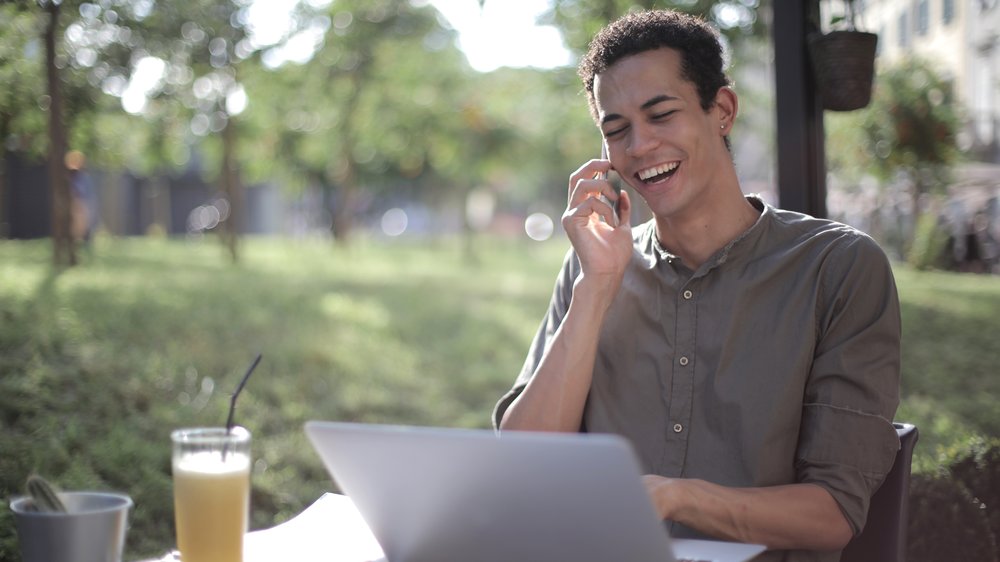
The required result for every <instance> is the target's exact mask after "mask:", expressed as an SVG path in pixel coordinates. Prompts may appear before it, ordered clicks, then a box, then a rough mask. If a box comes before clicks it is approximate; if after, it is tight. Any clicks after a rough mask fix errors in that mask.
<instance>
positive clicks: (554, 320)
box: [493, 250, 580, 429]
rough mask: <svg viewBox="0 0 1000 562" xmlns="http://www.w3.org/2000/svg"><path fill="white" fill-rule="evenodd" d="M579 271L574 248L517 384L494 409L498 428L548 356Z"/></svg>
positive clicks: (495, 422)
mask: <svg viewBox="0 0 1000 562" xmlns="http://www.w3.org/2000/svg"><path fill="white" fill-rule="evenodd" d="M579 274H580V261H579V260H578V259H577V257H576V254H575V253H574V252H573V250H570V251H569V252H567V254H566V257H565V258H564V259H563V265H562V270H561V271H560V272H559V277H558V278H557V279H556V285H555V288H554V289H553V290H552V300H550V301H549V309H548V312H546V314H545V317H544V318H543V319H542V323H541V325H540V326H539V327H538V332H537V333H536V334H535V339H534V340H532V342H531V347H530V348H529V349H528V357H526V358H525V360H524V365H523V366H522V367H521V372H520V374H519V375H518V376H517V379H516V380H515V381H514V386H513V387H512V388H511V389H510V390H508V391H507V393H506V394H504V395H503V396H502V397H500V400H499V401H498V402H497V404H496V406H495V407H494V408H493V428H494V429H499V428H500V420H502V419H503V415H504V412H506V411H507V408H509V407H510V405H511V403H513V402H514V400H516V399H517V397H518V396H520V394H521V391H523V390H524V387H525V386H527V384H528V381H529V380H531V377H532V376H534V374H535V371H536V370H537V369H538V365H539V364H540V363H541V362H542V357H544V356H545V352H546V351H547V350H548V348H549V346H550V345H551V344H552V337H553V336H554V335H555V333H556V330H558V329H559V326H560V325H561V324H562V321H563V318H565V317H566V311H567V310H569V303H570V300H571V299H572V298H573V284H574V283H575V282H576V278H577V276H579Z"/></svg>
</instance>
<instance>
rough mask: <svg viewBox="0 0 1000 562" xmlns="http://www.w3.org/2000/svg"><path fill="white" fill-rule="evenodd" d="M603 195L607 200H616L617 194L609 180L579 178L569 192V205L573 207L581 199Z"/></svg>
mask: <svg viewBox="0 0 1000 562" xmlns="http://www.w3.org/2000/svg"><path fill="white" fill-rule="evenodd" d="M602 195H603V196H604V197H605V198H607V200H608V201H612V202H614V201H616V200H618V194H617V193H616V192H615V188H614V186H613V185H611V182H609V181H608V180H603V179H593V178H588V179H580V180H578V181H577V182H576V185H574V186H573V190H572V191H570V194H569V204H568V206H569V207H575V206H577V205H579V204H580V202H581V201H583V200H584V199H587V198H591V197H597V196H602Z"/></svg>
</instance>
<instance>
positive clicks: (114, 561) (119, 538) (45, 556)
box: [10, 492, 133, 562]
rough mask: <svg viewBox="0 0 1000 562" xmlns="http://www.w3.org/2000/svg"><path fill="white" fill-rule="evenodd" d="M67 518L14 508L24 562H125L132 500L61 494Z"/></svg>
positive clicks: (27, 501) (27, 506) (20, 504)
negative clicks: (123, 561) (124, 549)
mask: <svg viewBox="0 0 1000 562" xmlns="http://www.w3.org/2000/svg"><path fill="white" fill-rule="evenodd" d="M59 498H60V499H61V500H62V501H63V504H65V505H66V513H53V512H39V511H32V510H31V509H32V500H31V498H30V497H21V498H15V499H14V500H13V501H11V502H10V509H11V510H12V511H13V512H14V522H15V524H16V525H17V536H18V541H19V542H20V545H21V557H22V558H23V559H24V562H121V559H122V549H123V548H124V546H125V533H126V531H127V530H128V512H129V509H131V508H132V505H133V504H132V499H131V498H129V497H128V496H126V495H123V494H114V493H109V492H62V493H60V494H59Z"/></svg>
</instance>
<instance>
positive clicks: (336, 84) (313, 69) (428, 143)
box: [248, 0, 511, 240]
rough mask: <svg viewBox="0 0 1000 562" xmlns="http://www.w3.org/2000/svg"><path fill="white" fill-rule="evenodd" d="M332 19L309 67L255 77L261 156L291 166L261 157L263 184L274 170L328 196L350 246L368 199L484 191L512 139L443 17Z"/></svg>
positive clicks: (390, 14) (409, 12)
mask: <svg viewBox="0 0 1000 562" xmlns="http://www.w3.org/2000/svg"><path fill="white" fill-rule="evenodd" d="M329 9H330V11H329V13H327V14H325V17H326V18H327V22H328V24H329V30H328V32H327V33H326V35H325V37H324V40H323V44H322V45H321V47H320V48H319V49H318V51H317V52H316V54H315V56H313V58H312V59H311V60H310V61H309V62H308V63H307V64H305V65H296V64H286V65H284V66H281V67H279V68H277V69H275V70H269V69H267V68H259V69H257V70H255V72H254V75H253V76H252V77H248V85H249V87H251V90H252V96H251V105H250V107H249V109H248V120H249V121H251V122H252V125H251V126H252V127H253V129H254V134H253V138H254V141H253V142H254V145H255V146H254V148H252V149H251V150H252V151H253V152H254V154H257V155H260V156H261V157H266V155H268V154H270V155H280V157H281V158H282V160H283V161H282V162H278V163H277V166H276V169H272V170H269V169H268V168H269V166H267V165H265V164H264V163H265V162H267V160H265V159H263V158H255V159H254V160H255V161H256V162H258V164H257V165H255V166H254V167H253V175H254V177H263V176H266V175H267V174H268V172H269V171H276V172H277V174H278V176H279V177H283V178H284V179H285V180H286V181H288V180H290V181H292V182H294V183H295V184H297V185H299V186H305V185H310V186H315V187H319V188H321V189H322V190H323V191H324V192H325V193H326V197H327V199H328V200H330V201H332V202H333V210H334V215H333V218H334V220H333V232H334V236H335V237H336V238H337V239H339V240H343V239H345V238H346V237H347V236H348V233H349V232H350V230H351V224H352V221H353V216H354V214H355V212H356V210H357V208H358V201H359V200H360V199H362V198H369V199H370V198H371V197H378V196H380V195H383V194H386V193H387V192H388V191H389V190H390V189H395V188H399V187H401V186H403V185H405V186H409V187H408V189H410V190H411V191H412V193H409V194H403V196H404V197H412V196H413V195H421V196H423V197H425V198H430V199H432V200H433V199H435V198H438V199H440V198H442V197H444V198H449V197H453V196H454V195H455V194H456V189H455V188H456V187H460V186H469V185H475V184H476V183H478V182H480V181H483V179H484V176H485V175H486V170H488V169H489V167H490V164H489V163H490V162H491V161H493V158H494V155H496V154H498V153H499V151H500V149H501V147H502V146H503V145H505V144H506V143H507V142H508V141H509V139H510V137H511V128H510V127H509V126H508V125H507V124H505V123H503V122H500V121H498V120H497V119H495V118H494V117H493V116H492V115H491V114H490V113H489V112H488V111H487V110H486V106H487V105H488V104H489V101H488V100H489V99H490V98H491V96H492V94H491V93H490V92H488V91H484V90H483V89H482V88H477V87H475V86H474V80H473V75H472V74H471V71H470V70H469V68H468V66H467V64H466V63H465V61H464V58H463V57H462V55H461V53H460V52H459V51H458V49H457V48H456V47H455V44H454V33H453V32H452V31H450V30H447V29H445V28H443V27H442V26H441V24H440V22H439V19H438V14H437V12H436V11H435V10H434V9H433V8H431V7H428V6H424V7H417V6H413V5H412V4H411V3H409V2H405V1H402V0H391V1H389V0H383V1H381V2H371V1H349V0H343V1H340V2H336V3H334V4H332V5H331V6H330V8H329ZM264 59H265V61H266V56H265V57H264ZM292 92H294V95H289V94H291V93H292Z"/></svg>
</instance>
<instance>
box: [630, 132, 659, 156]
mask: <svg viewBox="0 0 1000 562" xmlns="http://www.w3.org/2000/svg"><path fill="white" fill-rule="evenodd" d="M628 141H629V142H628V146H627V147H626V149H625V153H626V154H628V156H629V157H630V158H639V157H642V156H644V155H645V154H646V153H648V152H649V151H650V150H652V149H653V148H655V147H656V146H657V144H658V143H659V141H658V140H657V138H656V135H655V132H654V131H653V130H652V128H651V127H649V126H647V125H645V124H639V125H632V127H631V130H630V131H629V139H628Z"/></svg>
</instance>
